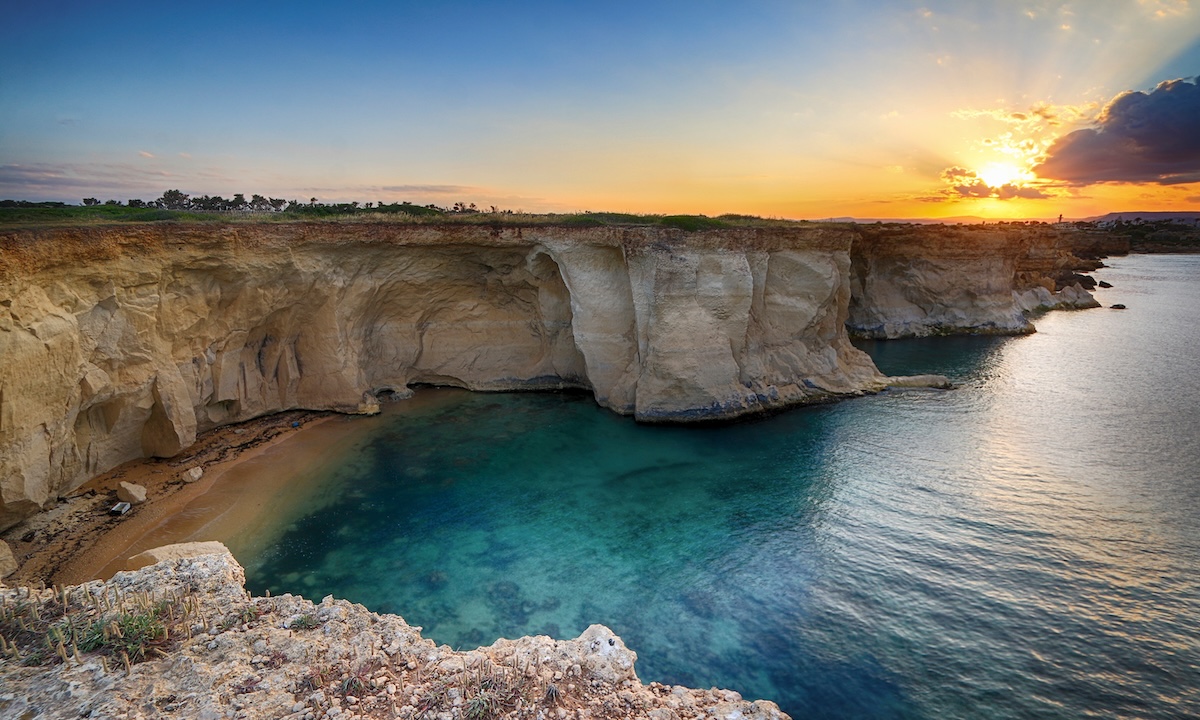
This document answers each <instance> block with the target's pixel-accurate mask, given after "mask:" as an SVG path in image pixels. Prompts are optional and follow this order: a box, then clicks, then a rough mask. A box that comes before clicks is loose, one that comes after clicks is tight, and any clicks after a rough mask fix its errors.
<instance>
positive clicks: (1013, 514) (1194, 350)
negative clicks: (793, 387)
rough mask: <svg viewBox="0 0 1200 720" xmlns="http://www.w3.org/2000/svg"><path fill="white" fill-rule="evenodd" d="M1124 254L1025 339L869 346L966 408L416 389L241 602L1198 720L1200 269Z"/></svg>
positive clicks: (687, 681) (844, 706)
mask: <svg viewBox="0 0 1200 720" xmlns="http://www.w3.org/2000/svg"><path fill="white" fill-rule="evenodd" d="M1107 262H1108V264H1109V267H1106V268H1103V269H1101V270H1099V271H1098V272H1097V273H1096V277H1097V278H1099V279H1103V280H1107V281H1108V282H1110V283H1112V285H1113V287H1112V288H1111V289H1103V290H1098V291H1097V298H1098V299H1099V300H1101V302H1103V303H1104V305H1105V306H1106V307H1105V308H1102V309H1094V310H1086V311H1072V312H1052V313H1048V314H1045V315H1043V316H1041V317H1039V318H1036V319H1035V324H1036V325H1037V328H1038V332H1037V333H1036V334H1033V335H1029V336H1024V337H1011V338H1000V337H939V338H928V339H915V340H898V341H877V342H864V343H862V344H861V345H860V347H862V349H864V350H865V351H866V352H868V353H870V354H871V356H872V357H873V358H874V359H875V362H876V364H877V365H878V366H879V367H880V369H882V370H883V371H884V372H886V373H888V374H892V375H906V374H918V373H940V374H944V375H947V376H949V377H950V378H951V379H952V380H953V382H954V384H955V387H954V388H953V389H951V390H944V391H942V390H895V391H887V392H883V393H880V394H877V395H872V396H866V397H862V398H856V399H851V400H846V401H842V402H838V403H835V404H830V405H821V406H812V407H803V408H797V409H793V410H789V411H786V412H781V413H778V414H775V415H771V416H768V417H763V418H759V419H755V420H750V421H744V422H737V423H733V424H728V425H721V426H704V427H665V426H651V425H639V424H637V423H635V422H634V421H633V420H631V419H630V418H627V417H621V416H619V415H616V414H614V413H612V412H609V411H606V410H604V409H601V408H599V407H597V406H596V404H595V403H594V402H593V401H592V399H591V397H590V396H588V395H586V394H570V393H512V394H482V393H470V392H466V391H462V390H450V389H422V390H419V391H418V392H417V396H416V398H415V399H414V400H413V401H407V402H401V403H397V404H395V405H394V406H389V409H388V411H387V412H386V413H385V416H384V417H383V418H382V419H381V420H379V421H376V422H371V423H364V424H363V430H362V432H361V433H360V434H357V435H355V436H354V437H353V439H352V441H347V442H346V443H345V444H344V446H343V447H341V449H339V450H337V451H336V452H335V453H333V454H332V457H331V458H330V460H331V462H328V463H326V467H327V468H328V470H327V471H326V472H325V473H324V476H323V477H322V478H320V479H319V480H318V481H317V485H319V486H320V487H321V488H323V490H322V491H321V492H316V493H314V494H313V497H314V498H319V501H318V500H315V501H314V502H313V503H312V504H311V506H310V507H309V508H308V510H307V511H305V512H301V513H299V514H293V515H291V516H289V518H288V520H287V525H286V526H284V527H281V528H278V529H277V532H276V533H275V534H274V536H273V538H272V541H271V542H269V543H265V544H261V545H260V546H258V547H257V549H256V550H255V553H254V555H253V557H242V556H239V559H241V560H242V561H243V563H244V564H245V565H246V566H247V569H248V575H249V585H248V586H249V588H250V589H251V590H252V591H254V592H255V593H256V594H261V593H262V592H263V591H265V590H268V589H269V590H270V592H271V593H272V594H281V593H285V592H291V593H297V594H302V595H304V596H305V597H309V598H311V599H314V600H319V599H320V598H321V597H322V596H324V595H327V594H332V595H334V596H336V597H340V598H346V599H349V600H351V601H353V602H356V603H362V604H363V605H365V606H366V607H367V608H369V609H371V610H374V611H377V612H387V613H396V614H399V615H401V616H403V617H404V618H405V619H406V620H407V621H408V622H409V623H410V624H413V625H419V626H421V627H423V628H424V635H425V636H426V637H428V638H431V639H433V640H434V641H436V642H438V643H445V644H448V645H451V646H453V647H455V648H458V649H470V648H475V647H478V646H481V645H488V644H491V643H492V642H494V641H495V640H496V639H498V638H502V637H516V636H521V635H530V634H545V635H550V636H552V637H555V638H560V639H569V638H573V637H576V636H577V635H578V634H579V633H581V632H582V631H583V630H584V629H586V628H587V627H588V626H589V625H591V624H593V623H602V624H604V625H607V626H608V627H610V628H612V629H613V630H614V631H615V632H616V633H617V634H618V635H620V636H621V637H622V638H623V639H624V641H625V643H626V644H627V645H628V646H629V647H630V648H632V649H633V650H635V651H636V652H637V654H638V661H637V666H636V668H637V673H638V676H639V677H640V678H641V679H642V681H643V682H650V681H659V682H662V683H668V684H683V685H688V686H692V687H703V688H707V687H712V686H716V687H722V688H730V689H733V690H736V691H738V692H740V693H741V694H742V695H743V696H744V697H746V698H747V699H756V698H765V699H769V700H773V701H775V702H777V703H778V704H779V706H780V707H781V708H782V709H783V710H784V711H786V712H788V713H790V714H791V715H792V716H793V717H794V718H796V719H797V720H800V719H802V718H913V719H918V718H920V719H927V718H928V719H932V718H1073V719H1074V718H1093V717H1095V718H1185V717H1200V256H1197V255H1190V256H1189V255H1166V256H1163V255H1160V256H1146V255H1134V256H1129V257H1119V258H1112V259H1110V260H1108V261H1107ZM1114 303H1122V304H1124V305H1126V306H1127V309H1124V310H1118V309H1110V308H1108V307H1107V306H1109V305H1112V304H1114Z"/></svg>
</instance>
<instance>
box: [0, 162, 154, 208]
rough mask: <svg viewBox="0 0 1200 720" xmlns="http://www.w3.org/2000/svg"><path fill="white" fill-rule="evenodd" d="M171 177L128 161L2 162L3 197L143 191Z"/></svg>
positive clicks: (65, 196) (58, 197)
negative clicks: (71, 162) (88, 162)
mask: <svg viewBox="0 0 1200 720" xmlns="http://www.w3.org/2000/svg"><path fill="white" fill-rule="evenodd" d="M171 177H172V176H171V174H170V173H167V172H164V171H161V170H150V169H147V168H145V167H143V166H141V165H135V164H129V163H109V164H103V163H94V164H81V165H75V164H70V163H31V164H23V163H11V164H7V165H0V197H13V198H17V199H33V200H46V199H50V200H68V199H70V198H72V197H75V196H82V195H96V196H97V197H99V196H100V195H105V196H107V197H114V196H116V197H119V196H121V195H126V194H130V193H141V194H143V195H144V194H145V193H148V192H151V191H152V190H153V189H154V188H165V187H167V184H168V183H172V182H175V180H172V179H171ZM160 192H161V190H160Z"/></svg>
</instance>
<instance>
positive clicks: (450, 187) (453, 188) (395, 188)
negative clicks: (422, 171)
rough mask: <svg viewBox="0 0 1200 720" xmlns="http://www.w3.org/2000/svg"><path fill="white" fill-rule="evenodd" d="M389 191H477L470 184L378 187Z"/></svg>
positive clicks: (448, 192) (434, 192) (421, 192)
mask: <svg viewBox="0 0 1200 720" xmlns="http://www.w3.org/2000/svg"><path fill="white" fill-rule="evenodd" d="M379 189H380V190H382V191H383V192H389V193H413V194H419V195H463V194H467V193H473V192H478V190H479V188H476V187H471V186H470V185H384V186H382V187H380V188H379Z"/></svg>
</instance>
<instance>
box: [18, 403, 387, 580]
mask: <svg viewBox="0 0 1200 720" xmlns="http://www.w3.org/2000/svg"><path fill="white" fill-rule="evenodd" d="M373 420H374V419H373V418H367V417H361V416H345V415H336V414H332V413H317V412H309V411H290V412H285V413H280V414H277V415H271V416H268V417H262V418H257V419H254V420H250V421H247V422H245V423H240V424H238V425H230V426H225V427H220V428H216V429H214V430H211V431H209V432H207V433H205V434H204V435H202V436H201V437H200V439H199V440H198V441H197V442H196V443H195V444H194V445H192V446H191V447H190V448H188V449H187V450H186V451H184V452H183V453H181V454H180V455H178V456H175V457H172V458H164V459H158V458H151V459H139V460H132V461H130V462H127V463H124V464H122V465H120V466H118V467H116V468H114V469H113V470H110V471H109V472H107V473H104V474H103V475H100V476H98V477H96V478H93V479H92V480H90V481H89V482H87V483H85V484H84V485H82V486H81V487H79V488H78V489H76V490H75V491H74V492H72V493H71V494H70V495H69V496H68V497H66V498H63V499H61V500H60V501H59V502H58V503H57V504H55V505H53V506H51V507H49V508H47V509H46V510H45V511H43V512H41V513H39V514H37V515H35V516H33V517H30V518H27V519H26V520H25V521H23V522H22V523H20V524H19V525H17V526H15V527H13V528H10V529H9V530H7V531H5V532H4V533H3V535H2V536H0V537H2V538H3V539H4V540H5V541H7V542H8V543H9V545H10V546H11V547H12V550H13V553H14V555H15V556H16V557H17V560H18V562H19V563H20V567H19V569H18V570H17V572H16V573H14V574H13V575H10V576H9V577H8V578H5V580H4V582H5V583H7V584H9V585H37V584H38V583H39V582H44V583H45V584H46V585H51V584H54V583H58V584H76V583H81V582H85V581H88V580H92V579H107V578H110V577H112V575H113V574H114V573H116V572H118V571H120V570H123V569H125V561H126V559H127V558H129V557H130V556H131V555H135V554H137V553H139V552H142V551H143V550H147V549H149V548H152V547H157V546H159V545H165V544H169V543H176V542H189V541H193V540H221V541H222V542H225V543H226V544H228V545H231V546H232V548H238V547H240V548H242V549H243V550H250V549H252V548H254V547H256V546H257V545H258V544H259V543H262V542H267V541H269V538H270V537H271V533H272V530H273V528H278V527H280V526H281V525H283V524H285V523H286V520H287V518H289V517H291V516H292V515H294V514H295V513H297V512H301V511H302V510H303V509H305V508H306V507H309V506H310V505H311V499H312V497H311V496H312V493H311V491H312V490H313V486H312V484H311V483H306V482H305V481H306V480H307V479H311V478H312V477H313V476H315V475H316V474H318V473H319V471H320V470H321V468H322V465H323V464H324V463H328V462H332V460H331V458H333V457H336V455H337V453H336V452H335V450H336V448H338V447H339V446H341V445H343V444H344V443H345V442H347V439H348V438H349V437H350V436H351V435H353V434H354V433H357V432H361V430H362V428H363V423H370V422H372V421H373ZM194 467H201V468H203V470H204V474H203V475H202V476H201V477H200V479H199V480H197V481H194V482H188V481H187V480H186V479H185V478H187V474H186V473H187V471H188V470H189V469H191V468H194ZM122 481H126V482H131V483H135V484H138V485H141V486H143V487H145V488H146V502H144V503H141V504H138V505H135V506H134V507H133V509H132V510H130V512H128V513H127V514H126V515H124V516H113V515H109V514H108V512H107V511H108V509H109V508H110V507H112V505H113V504H114V503H116V502H117V497H116V490H117V487H118V484H119V483H120V482H122ZM281 519H282V520H283V521H284V522H282V523H281V522H280V521H281ZM236 552H237V550H236V549H235V553H236Z"/></svg>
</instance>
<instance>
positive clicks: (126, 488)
mask: <svg viewBox="0 0 1200 720" xmlns="http://www.w3.org/2000/svg"><path fill="white" fill-rule="evenodd" d="M117 499H118V500H122V501H124V502H127V503H129V504H131V505H137V504H139V503H144V502H146V488H144V487H142V486H141V485H137V484H135V483H131V482H125V481H124V480H122V481H121V484H120V485H118V486H117Z"/></svg>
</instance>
